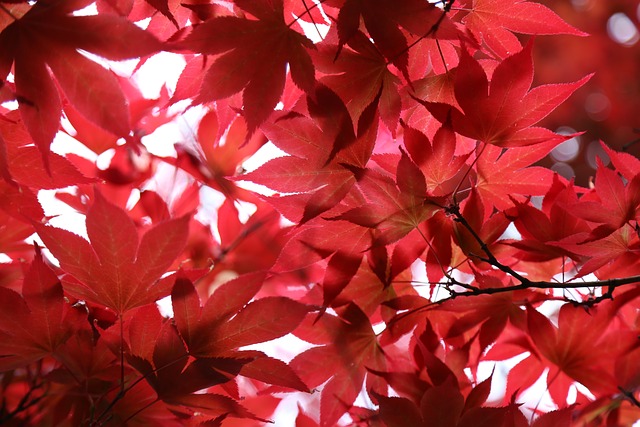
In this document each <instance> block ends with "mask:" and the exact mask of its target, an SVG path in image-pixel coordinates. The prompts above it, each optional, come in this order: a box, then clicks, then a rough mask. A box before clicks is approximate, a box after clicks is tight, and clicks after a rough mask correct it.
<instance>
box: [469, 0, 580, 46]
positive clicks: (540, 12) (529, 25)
mask: <svg viewBox="0 0 640 427" xmlns="http://www.w3.org/2000/svg"><path fill="white" fill-rule="evenodd" d="M461 3H462V4H463V6H461V7H462V8H463V10H469V13H468V14H467V15H466V16H465V17H464V18H463V19H462V22H463V23H464V24H465V25H466V27H467V28H468V29H469V31H471V33H472V34H473V35H474V36H475V37H476V39H477V40H478V41H480V42H484V44H485V45H486V46H487V48H488V49H489V51H491V52H492V53H494V54H495V55H497V56H498V57H500V58H505V57H507V56H508V55H510V54H512V53H514V52H517V51H518V50H520V46H521V45H520V42H519V41H518V38H517V37H516V36H515V35H514V34H513V33H520V34H572V35H576V36H586V35H587V34H586V33H583V32H582V31H580V30H578V29H576V28H574V27H572V26H571V25H569V24H567V23H566V22H565V21H564V20H563V19H562V18H560V17H559V16H558V15H556V14H555V13H554V12H553V11H551V9H549V8H548V7H546V6H544V5H542V4H539V3H533V2H529V1H522V0H508V1H504V0H463V1H462V2H461Z"/></svg>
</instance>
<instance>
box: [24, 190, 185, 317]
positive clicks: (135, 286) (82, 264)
mask: <svg viewBox="0 0 640 427" xmlns="http://www.w3.org/2000/svg"><path fill="white" fill-rule="evenodd" d="M95 195H96V196H95V200H94V203H93V205H92V206H91V208H90V209H89V212H88V213H87V233H88V235H89V240H90V241H89V242H87V241H86V240H84V239H83V238H81V237H79V236H77V235H75V234H73V233H71V232H69V231H66V230H62V229H58V228H53V227H47V226H44V225H42V224H36V225H35V227H36V230H37V232H38V234H39V235H40V237H41V238H42V240H43V241H44V242H45V244H46V245H47V248H48V249H49V250H50V251H51V253H52V254H53V255H54V256H55V257H56V258H57V259H58V260H59V261H60V266H61V268H62V269H63V270H64V271H66V272H67V273H69V274H71V275H72V276H73V277H74V278H75V279H77V280H78V283H74V284H71V283H67V284H66V290H67V292H69V293H71V294H73V295H74V296H76V297H77V298H80V299H86V300H88V301H91V302H95V303H98V304H102V305H105V306H107V307H109V308H111V309H113V310H114V311H115V312H116V313H119V314H122V313H124V312H126V311H128V310H131V309H132V308H135V307H138V306H142V305H145V304H148V303H150V302H153V301H156V300H157V299H159V298H161V297H162V296H164V295H163V293H164V291H160V292H159V290H155V289H154V284H155V283H156V282H157V281H158V279H160V277H161V276H162V275H163V274H164V273H165V272H166V270H167V268H169V266H170V265H171V264H172V263H173V261H174V260H175V259H176V257H177V256H178V255H179V254H180V253H181V252H182V248H183V247H184V245H185V242H186V237H187V233H188V226H189V217H190V216H189V215H185V216H183V217H181V218H178V219H172V220H169V221H166V222H163V223H160V224H158V225H156V226H154V227H152V228H151V229H150V230H148V231H147V232H146V233H145V234H144V235H143V236H142V239H141V240H140V241H139V240H138V231H137V229H136V227H135V225H134V224H133V221H132V220H131V219H130V218H129V216H128V215H127V213H126V212H125V211H123V210H121V209H120V208H118V207H116V206H115V205H112V204H110V203H109V202H107V201H106V199H105V198H104V196H102V195H101V194H100V192H99V191H96V192H95ZM165 295H166V294H165Z"/></svg>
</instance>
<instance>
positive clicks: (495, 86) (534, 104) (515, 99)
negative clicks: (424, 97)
mask: <svg viewBox="0 0 640 427" xmlns="http://www.w3.org/2000/svg"><path fill="white" fill-rule="evenodd" d="M532 49H533V42H529V43H528V44H527V45H526V46H525V47H524V48H523V49H522V50H521V51H520V52H517V53H515V54H513V55H511V56H509V57H507V58H505V59H504V60H503V61H502V62H500V63H499V64H498V66H497V67H496V69H495V71H494V72H493V76H492V78H491V82H490V83H489V82H488V79H487V75H486V73H485V71H484V69H483V68H482V66H481V65H480V63H479V62H478V61H477V60H475V59H474V58H473V57H472V56H471V55H470V54H469V52H468V51H467V50H466V48H464V49H462V55H461V58H460V65H459V66H458V68H457V71H456V74H455V82H454V88H455V96H456V100H457V101H458V104H459V105H460V108H461V109H462V112H460V111H459V110H458V109H457V108H454V107H450V106H445V105H443V104H430V103H428V102H424V101H422V103H423V104H424V105H425V106H426V107H427V108H428V109H429V111H430V112H431V113H432V114H433V115H434V116H435V117H436V118H437V119H438V120H439V121H440V122H442V123H445V122H446V121H447V120H448V118H449V114H450V115H451V119H452V125H453V128H454V129H455V130H456V131H457V132H458V133H460V134H461V135H464V136H467V137H469V138H472V139H477V140H480V141H482V142H484V143H486V144H493V145H497V146H500V147H521V146H528V145H534V144H540V143H542V142H547V141H557V142H558V143H560V142H562V141H564V140H566V139H567V137H566V136H561V135H557V134H554V133H553V132H551V131H549V130H547V129H544V128H538V127H531V126H532V125H534V124H536V123H537V122H539V121H540V120H542V119H543V118H544V117H545V116H546V115H548V114H549V113H550V112H551V111H552V110H553V109H554V108H555V107H557V106H558V105H559V104H560V103H562V102H563V101H565V100H566V99H567V98H568V97H569V96H570V95H571V94H572V93H573V92H574V91H576V90H577V89H578V88H580V87H581V86H582V85H584V84H585V83H586V82H587V81H588V80H589V79H590V78H591V77H592V75H588V76H586V77H584V78H583V79H581V80H579V81H577V82H574V83H568V84H561V85H545V86H539V87H537V88H534V89H532V90H529V88H530V86H531V82H532V81H533V61H532V56H531V52H532Z"/></svg>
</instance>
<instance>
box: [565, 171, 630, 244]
mask: <svg viewBox="0 0 640 427" xmlns="http://www.w3.org/2000/svg"><path fill="white" fill-rule="evenodd" d="M625 184H626V185H625ZM595 194H596V195H597V198H598V199H599V200H597V201H596V200H585V199H584V198H583V199H581V200H580V201H579V202H578V203H576V204H575V205H574V206H572V207H571V209H572V212H575V215H576V216H577V217H579V218H582V219H585V220H587V221H591V222H595V223H599V224H602V225H600V226H598V227H597V228H595V229H594V230H592V232H591V235H590V239H598V238H603V237H606V236H607V235H609V234H611V233H612V232H614V231H616V230H618V229H619V228H620V227H622V226H623V225H624V224H625V223H628V222H630V221H634V220H637V218H638V216H639V215H640V175H636V176H634V177H633V179H632V180H631V181H630V182H628V183H624V182H623V180H622V179H621V178H620V177H618V175H617V174H616V173H615V172H614V171H612V170H610V169H607V168H605V167H604V166H603V165H602V163H601V161H600V159H598V169H597V171H596V182H595Z"/></svg>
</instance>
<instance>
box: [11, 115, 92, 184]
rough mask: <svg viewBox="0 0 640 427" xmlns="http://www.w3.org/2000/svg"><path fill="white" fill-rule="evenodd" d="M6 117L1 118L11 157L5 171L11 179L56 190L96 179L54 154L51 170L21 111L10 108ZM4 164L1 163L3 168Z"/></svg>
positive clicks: (51, 159)
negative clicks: (25, 125) (35, 142)
mask: <svg viewBox="0 0 640 427" xmlns="http://www.w3.org/2000/svg"><path fill="white" fill-rule="evenodd" d="M5 117H6V119H7V120H0V131H1V132H2V134H3V135H4V138H3V141H4V147H5V149H6V156H7V157H6V164H5V166H4V168H6V169H4V170H5V171H6V172H7V173H9V175H10V177H11V180H15V182H17V183H20V184H21V185H24V186H27V187H31V188H36V189H54V188H62V187H67V186H70V185H77V184H88V183H91V182H93V180H92V179H91V178H88V177H86V176H84V175H83V174H82V173H80V172H79V171H78V169H77V168H76V167H75V166H74V165H73V164H72V163H71V162H69V161H68V160H67V159H66V158H64V157H62V156H60V155H58V154H54V153H52V154H49V158H48V159H49V160H48V161H49V167H50V169H51V170H50V171H47V170H46V169H45V165H44V164H43V162H42V156H41V154H40V152H39V150H38V148H36V147H35V146H34V145H33V140H32V139H31V137H30V136H29V133H28V131H27V129H26V128H25V127H24V124H23V123H22V121H21V120H20V116H19V112H18V111H10V112H9V113H7V115H6V116H5ZM2 167H3V166H2V165H1V164H0V168H2ZM5 180H6V177H5Z"/></svg>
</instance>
